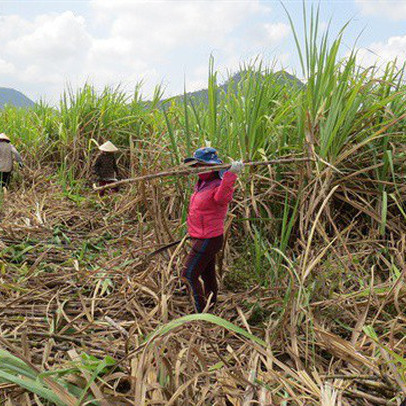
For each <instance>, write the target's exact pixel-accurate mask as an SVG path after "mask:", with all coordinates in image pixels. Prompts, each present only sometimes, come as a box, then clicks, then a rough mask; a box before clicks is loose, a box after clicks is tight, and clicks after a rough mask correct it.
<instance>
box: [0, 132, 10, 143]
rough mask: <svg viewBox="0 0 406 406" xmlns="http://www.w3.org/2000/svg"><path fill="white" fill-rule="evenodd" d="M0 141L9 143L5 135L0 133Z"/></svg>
mask: <svg viewBox="0 0 406 406" xmlns="http://www.w3.org/2000/svg"><path fill="white" fill-rule="evenodd" d="M0 141H8V142H10V138H8V137H7V135H6V134H4V133H1V134H0Z"/></svg>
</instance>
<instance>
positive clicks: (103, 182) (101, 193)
mask: <svg viewBox="0 0 406 406" xmlns="http://www.w3.org/2000/svg"><path fill="white" fill-rule="evenodd" d="M114 182H116V181H115V180H99V186H106V185H109V184H110V183H114ZM118 190H119V187H118V186H116V187H111V188H108V189H103V190H99V196H104V195H105V194H106V193H108V194H112V193H116V192H118Z"/></svg>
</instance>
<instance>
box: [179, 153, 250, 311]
mask: <svg viewBox="0 0 406 406" xmlns="http://www.w3.org/2000/svg"><path fill="white" fill-rule="evenodd" d="M184 162H185V164H187V165H191V166H198V167H202V171H203V170H204V171H206V170H209V169H210V166H211V165H219V164H222V163H223V162H222V161H221V160H220V159H219V158H218V155H217V151H216V150H215V149H214V148H211V147H206V148H200V149H198V150H196V151H195V153H194V154H193V157H191V158H186V159H185V160H184ZM243 167H244V164H243V163H242V162H233V163H232V164H231V167H230V169H229V170H227V171H225V172H224V171H220V172H219V171H210V172H206V173H201V174H199V180H198V182H197V184H196V186H195V189H194V193H193V195H192V197H191V200H190V205H189V214H188V219H187V224H188V233H189V235H190V237H191V238H192V244H193V246H192V249H191V251H190V253H189V255H188V256H187V259H186V263H185V266H184V268H183V270H182V280H183V281H184V282H186V285H187V287H188V289H189V291H190V293H191V294H192V296H193V302H194V305H195V308H196V311H197V312H199V313H200V312H202V311H203V310H204V308H205V307H206V304H207V301H208V299H209V298H210V297H211V299H210V307H213V306H214V304H215V303H216V300H217V290H218V287H217V280H216V270H215V263H216V261H215V260H216V254H217V252H219V251H220V249H221V247H222V245H223V234H224V221H225V218H226V215H227V211H228V205H229V203H230V202H231V200H232V198H233V192H234V183H235V181H236V179H237V175H238V173H239V172H241V170H242V168H243ZM199 278H201V279H202V280H203V286H202V283H201V282H200V279H199Z"/></svg>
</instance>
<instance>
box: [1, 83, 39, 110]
mask: <svg viewBox="0 0 406 406" xmlns="http://www.w3.org/2000/svg"><path fill="white" fill-rule="evenodd" d="M6 104H9V105H13V106H15V107H32V106H34V104H35V103H34V102H33V101H32V100H30V99H29V98H28V97H27V96H25V95H23V94H22V93H21V92H19V91H18V90H14V89H10V88H7V87H0V109H1V108H3V107H4V106H5V105H6Z"/></svg>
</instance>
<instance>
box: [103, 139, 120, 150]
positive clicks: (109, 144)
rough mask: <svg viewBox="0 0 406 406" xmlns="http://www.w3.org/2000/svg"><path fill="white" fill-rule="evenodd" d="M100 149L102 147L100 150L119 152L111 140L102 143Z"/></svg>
mask: <svg viewBox="0 0 406 406" xmlns="http://www.w3.org/2000/svg"><path fill="white" fill-rule="evenodd" d="M99 149H100V151H104V152H117V151H118V148H117V147H116V146H115V145H114V144H113V143H112V142H111V141H106V142H105V143H104V144H102V145H100V147H99Z"/></svg>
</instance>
